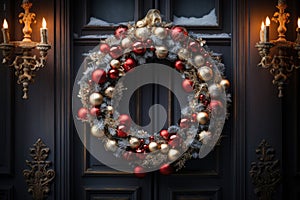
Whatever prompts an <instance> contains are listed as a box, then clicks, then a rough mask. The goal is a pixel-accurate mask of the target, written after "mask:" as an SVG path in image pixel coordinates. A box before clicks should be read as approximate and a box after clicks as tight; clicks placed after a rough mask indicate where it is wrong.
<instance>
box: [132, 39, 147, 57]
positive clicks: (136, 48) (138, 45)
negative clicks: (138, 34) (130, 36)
mask: <svg viewBox="0 0 300 200" xmlns="http://www.w3.org/2000/svg"><path fill="white" fill-rule="evenodd" d="M132 51H133V52H134V53H135V54H138V55H142V54H144V53H145V52H146V48H145V45H144V44H143V43H142V42H135V43H133V45H132Z"/></svg>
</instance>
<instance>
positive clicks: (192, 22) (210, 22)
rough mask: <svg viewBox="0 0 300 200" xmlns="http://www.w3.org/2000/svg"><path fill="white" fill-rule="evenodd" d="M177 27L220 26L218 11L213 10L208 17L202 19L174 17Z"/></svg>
mask: <svg viewBox="0 0 300 200" xmlns="http://www.w3.org/2000/svg"><path fill="white" fill-rule="evenodd" d="M173 20H174V24H175V25H189V26H218V21H217V16H216V9H215V8H214V9H212V10H211V11H210V12H209V13H208V14H207V15H204V16H203V17H201V18H196V17H177V16H175V15H173Z"/></svg>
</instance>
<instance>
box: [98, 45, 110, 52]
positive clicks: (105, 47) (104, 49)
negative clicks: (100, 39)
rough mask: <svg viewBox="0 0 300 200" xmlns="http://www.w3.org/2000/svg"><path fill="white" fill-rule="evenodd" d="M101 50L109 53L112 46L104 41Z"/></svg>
mask: <svg viewBox="0 0 300 200" xmlns="http://www.w3.org/2000/svg"><path fill="white" fill-rule="evenodd" d="M100 51H101V52H102V53H105V54H107V53H109V51H110V46H109V45H108V44H106V43H102V44H100Z"/></svg>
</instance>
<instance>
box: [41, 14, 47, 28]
mask: <svg viewBox="0 0 300 200" xmlns="http://www.w3.org/2000/svg"><path fill="white" fill-rule="evenodd" d="M42 28H43V29H46V28H47V22H46V20H45V18H44V17H43V22H42Z"/></svg>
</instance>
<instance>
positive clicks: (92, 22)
mask: <svg viewBox="0 0 300 200" xmlns="http://www.w3.org/2000/svg"><path fill="white" fill-rule="evenodd" d="M128 23H131V22H119V23H110V22H107V21H104V20H102V19H98V18H95V17H91V18H90V21H89V23H88V24H87V25H86V26H118V25H121V24H124V25H127V24H128Z"/></svg>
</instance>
